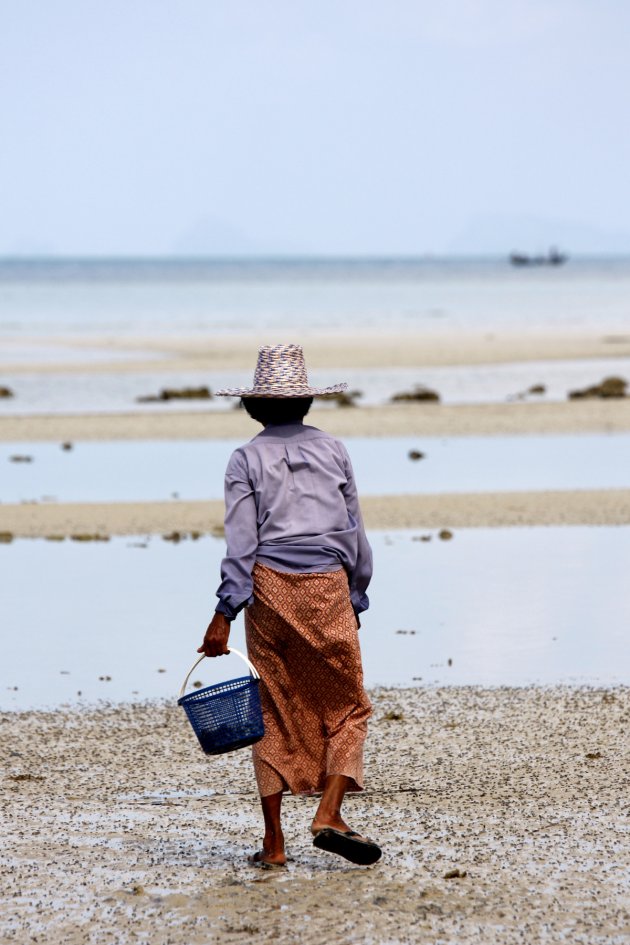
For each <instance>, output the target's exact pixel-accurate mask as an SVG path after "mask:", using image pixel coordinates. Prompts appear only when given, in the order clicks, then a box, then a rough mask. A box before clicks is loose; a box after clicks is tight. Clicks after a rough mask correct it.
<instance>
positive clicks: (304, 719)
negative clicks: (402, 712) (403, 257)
mask: <svg viewBox="0 0 630 945" xmlns="http://www.w3.org/2000/svg"><path fill="white" fill-rule="evenodd" d="M245 631H246V636H247V650H248V653H249V657H250V659H251V660H252V662H253V663H254V665H255V666H256V668H257V669H258V671H259V673H260V675H261V687H260V692H261V701H262V710H263V718H264V722H265V735H264V737H263V738H262V739H261V741H259V742H258V743H257V744H256V745H254V746H253V756H254V770H255V773H256V780H257V782H258V789H259V791H260V794H261V796H262V797H265V796H266V795H268V794H276V793H277V792H278V791H286V790H289V791H291V793H292V794H302V793H305V794H308V793H313V792H318V791H322V790H323V788H324V782H325V779H326V776H327V775H329V774H342V775H345V776H346V777H348V778H350V779H351V784H350V787H349V788H348V790H351V791H360V790H362V789H363V743H364V741H365V736H366V734H367V720H368V718H369V716H370V715H371V712H372V707H371V705H370V702H369V700H368V698H367V696H366V694H365V691H364V689H363V670H362V666H361V652H360V648H359V636H358V630H357V621H356V617H355V615H354V611H353V609H352V604H351V602H350V592H349V588H348V577H347V575H346V572H345V571H344V570H339V571H328V572H326V573H317V574H288V573H285V572H281V571H275V570H273V569H271V568H268V567H266V566H264V565H261V564H256V565H255V566H254V602H253V603H252V604H251V605H250V606H249V607H248V608H247V610H246V612H245Z"/></svg>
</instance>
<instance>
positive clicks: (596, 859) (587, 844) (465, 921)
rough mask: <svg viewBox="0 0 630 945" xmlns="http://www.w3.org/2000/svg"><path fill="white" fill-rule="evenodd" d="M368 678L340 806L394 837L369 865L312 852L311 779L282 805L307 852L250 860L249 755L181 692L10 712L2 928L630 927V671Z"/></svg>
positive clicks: (486, 934)
mask: <svg viewBox="0 0 630 945" xmlns="http://www.w3.org/2000/svg"><path fill="white" fill-rule="evenodd" d="M370 696H371V699H372V702H373V706H374V715H373V718H372V720H371V722H370V733H369V736H368V740H367V743H366V758H365V760H366V785H367V790H366V791H365V792H364V793H362V794H356V795H352V796H349V797H348V799H347V802H346V806H345V807H344V811H345V812H346V815H347V817H348V819H349V821H350V823H351V824H352V825H353V826H354V827H355V829H358V830H364V831H365V832H366V833H369V834H370V835H371V836H373V837H374V839H376V840H377V841H378V842H379V843H380V844H381V845H382V847H383V851H384V855H383V859H382V860H381V861H380V862H379V863H378V864H377V865H375V866H374V867H370V868H357V867H353V866H352V865H351V864H349V863H347V862H346V861H344V860H341V859H339V858H335V857H332V856H330V855H326V854H323V853H321V852H320V851H317V850H315V849H314V848H313V846H312V843H311V839H310V837H309V833H308V824H309V822H310V817H312V812H313V804H314V800H313V798H304V797H295V798H293V797H290V798H287V799H286V801H285V802H284V818H285V834H286V838H287V844H288V849H289V850H290V852H291V854H292V856H293V857H294V861H293V862H291V863H290V864H289V866H288V868H287V869H286V870H284V871H277V872H264V871H260V870H256V869H253V868H252V867H250V866H248V865H247V863H246V856H247V854H249V853H251V852H252V851H253V850H254V849H256V848H257V846H258V844H259V843H260V837H261V826H262V825H261V818H260V814H259V802H258V798H257V794H256V790H255V785H254V780H253V774H252V769H251V761H250V753H249V752H248V751H242V752H235V753H233V754H231V755H223V756H218V757H215V758H208V757H206V756H204V755H203V754H202V752H201V751H200V750H199V748H198V747H197V744H196V742H195V739H194V736H193V734H192V732H191V730H190V728H189V726H188V723H187V722H186V720H185V718H184V715H183V713H182V712H181V710H180V709H179V708H178V707H177V706H176V705H175V704H174V699H173V702H171V703H170V704H168V703H162V704H156V703H152V704H135V705H134V704H121V705H117V706H108V707H104V708H102V709H73V710H65V711H55V712H44V711H34V712H29V713H19V714H18V713H13V712H2V713H0V721H1V722H2V723H3V724H2V725H0V748H1V750H2V752H3V757H7V758H8V759H9V760H8V764H7V766H6V774H5V777H4V779H3V783H2V790H3V806H4V810H5V813H6V814H7V817H6V819H5V820H4V821H3V825H2V826H0V836H2V840H3V847H4V849H5V854H4V863H3V866H2V871H3V874H4V879H5V891H6V892H5V895H6V899H5V903H4V908H3V913H2V918H1V919H0V932H1V933H2V934H3V935H4V936H5V937H6V938H3V941H4V940H6V941H7V942H9V941H16V942H18V941H21V940H22V939H23V938H24V934H25V930H26V929H28V931H29V935H34V936H37V937H38V938H40V937H41V938H45V940H46V942H48V943H50V945H62V943H63V945H66V943H71V945H82V943H85V942H88V941H92V940H93V935H96V936H97V937H98V938H99V940H101V939H103V940H107V941H110V940H111V941H118V942H122V941H127V940H129V939H130V937H134V938H136V937H137V938H138V939H139V940H140V939H141V940H142V941H145V940H146V941H152V942H155V943H156V945H163V943H165V942H167V941H168V942H169V943H170V945H204V943H207V942H208V941H209V940H210V939H211V940H212V942H216V943H217V945H228V943H233V942H235V941H243V940H246V939H251V940H254V938H255V940H256V941H265V942H267V941H275V942H277V943H278V945H295V943H296V942H298V941H299V942H300V945H319V943H321V942H322V941H324V940H326V939H327V938H329V937H330V929H331V924H332V923H334V930H335V935H334V937H335V942H338V943H339V945H359V943H362V942H366V941H377V942H379V941H380V942H384V941H387V942H414V943H418V945H429V943H433V942H435V941H443V942H457V943H460V945H477V943H478V942H479V940H480V934H481V937H482V939H483V941H484V942H485V943H488V945H520V943H521V942H522V941H523V928H526V929H527V930H528V932H527V934H528V936H529V938H530V939H531V940H533V941H534V940H535V941H536V942H539V943H541V945H552V943H555V942H558V941H561V940H565V939H566V940H567V941H573V942H582V943H586V942H593V941H601V942H611V943H613V942H618V941H621V940H622V938H623V937H624V935H625V934H626V933H627V911H626V910H625V903H626V901H627V893H628V883H627V875H628V868H629V867H630V863H628V855H627V845H624V844H623V836H624V834H623V823H622V820H623V817H622V808H623V803H624V798H625V795H624V783H625V782H624V777H625V772H624V761H623V755H624V731H625V730H624V719H625V718H626V717H627V712H628V710H629V708H630V688H628V687H614V688H608V687H606V688H601V689H599V688H592V689H574V688H572V687H571V688H568V687H552V688H545V689H536V688H529V687H528V688H518V689H509V688H499V689H483V688H479V687H449V688H430V687H426V688H418V689H407V690H373V691H372V692H371V693H370ZM392 714H393V715H394V716H396V715H398V716H402V717H401V718H398V719H394V720H391V719H389V720H388V715H390V716H391V715H392ZM541 733H544V734H541ZM22 746H28V750H25V749H24V748H23V747H22ZM158 748H159V750H157V749H158ZM624 850H625V851H626V852H625V853H624ZM79 878H80V881H79ZM332 904H334V906H333V905H332ZM86 915H89V917H90V922H91V928H92V929H94V930H95V931H94V933H93V934H92V933H90V932H89V931H88V930H87V929H86V925H85V922H86V919H85V916H86ZM95 940H96V939H95V938H94V941H95Z"/></svg>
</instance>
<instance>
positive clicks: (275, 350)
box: [215, 345, 348, 397]
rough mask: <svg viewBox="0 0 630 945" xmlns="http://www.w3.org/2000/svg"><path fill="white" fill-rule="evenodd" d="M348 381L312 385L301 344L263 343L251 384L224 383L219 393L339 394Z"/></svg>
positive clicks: (305, 395) (223, 394)
mask: <svg viewBox="0 0 630 945" xmlns="http://www.w3.org/2000/svg"><path fill="white" fill-rule="evenodd" d="M347 387H348V385H347V384H333V385H332V386H330V387H311V386H310V385H309V383H308V374H307V372H306V364H305V362H304V351H303V350H302V346H301V345H263V347H262V348H260V349H259V351H258V362H257V364H256V370H255V372H254V382H253V386H252V387H224V388H223V389H222V390H217V391H215V395H216V396H217V397H317V396H321V395H322V394H340V393H341V392H342V391H344V390H347Z"/></svg>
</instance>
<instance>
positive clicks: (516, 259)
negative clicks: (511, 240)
mask: <svg viewBox="0 0 630 945" xmlns="http://www.w3.org/2000/svg"><path fill="white" fill-rule="evenodd" d="M568 258H569V257H568V256H567V254H566V253H561V252H559V251H558V250H557V249H556V247H555V246H552V247H551V248H550V250H549V252H548V253H547V255H546V256H528V255H527V254H526V253H510V262H511V263H512V265H513V266H562V264H563V263H565V262H566V261H567V259H568Z"/></svg>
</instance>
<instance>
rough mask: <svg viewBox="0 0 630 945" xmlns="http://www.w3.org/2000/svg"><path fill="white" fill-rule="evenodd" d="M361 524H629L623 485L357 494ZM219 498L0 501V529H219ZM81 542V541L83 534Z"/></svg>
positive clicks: (94, 532)
mask: <svg viewBox="0 0 630 945" xmlns="http://www.w3.org/2000/svg"><path fill="white" fill-rule="evenodd" d="M361 509H362V512H363V517H364V521H365V525H366V527H367V528H368V529H379V530H387V529H402V528H418V529H421V528H429V529H441V528H488V527H490V528H504V527H530V526H556V525H565V526H570V525H592V526H597V525H604V526H605V525H630V489H593V490H586V489H585V490H573V491H571V490H562V491H561V490H557V491H540V492H503V493H491V492H488V493H483V492H480V493H443V494H425V495H419V494H413V495H395V496H391V495H390V496H371V495H365V496H362V498H361ZM223 514H224V505H223V502H222V501H221V500H213V501H206V502H202V501H199V502H186V501H181V500H171V501H165V502H100V503H99V502H92V503H70V502H68V503H62V502H60V503H50V504H47V503H46V504H45V503H41V504H36V503H27V502H25V503H20V504H13V503H11V504H5V505H3V504H0V522H1V525H0V534H1V533H4V534H5V536H6V537H5V538H4V541H5V543H8V542H10V541H11V540H12V539H14V538H50V539H53V538H55V539H61V538H71V537H72V536H73V535H75V536H77V535H78V536H92V537H94V536H101V537H109V536H114V535H164V534H166V533H172V532H180V533H181V534H182V536H185V535H187V534H189V533H192V532H195V533H197V534H198V535H206V534H211V535H214V536H221V535H222V534H223ZM84 540H89V537H88V538H85V539H84Z"/></svg>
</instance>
